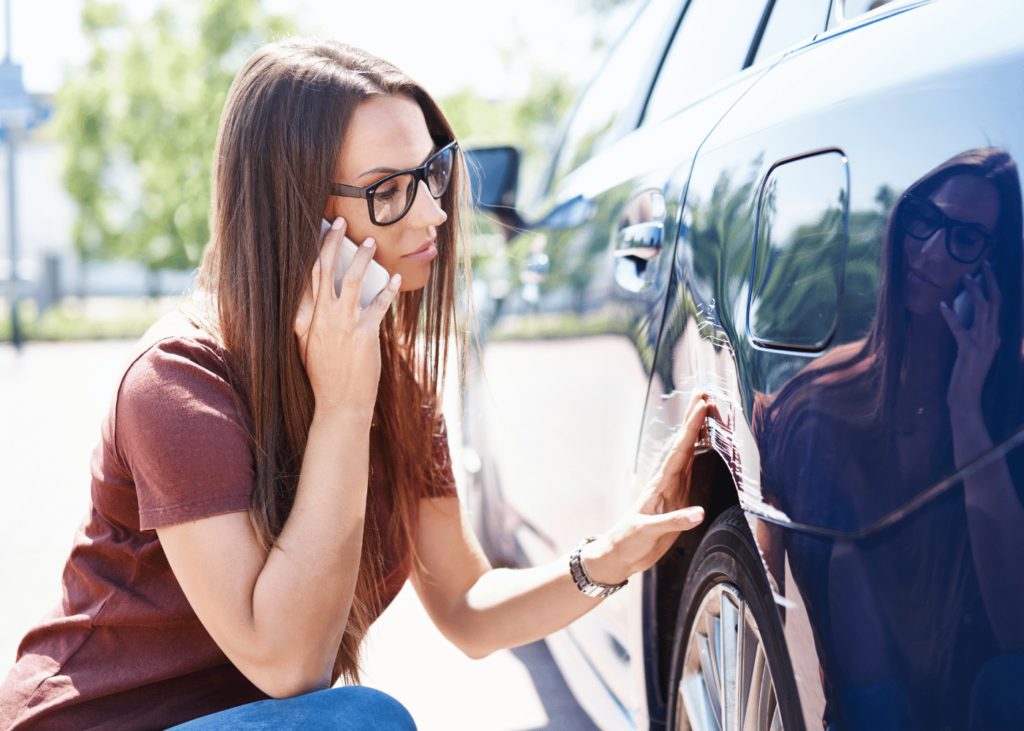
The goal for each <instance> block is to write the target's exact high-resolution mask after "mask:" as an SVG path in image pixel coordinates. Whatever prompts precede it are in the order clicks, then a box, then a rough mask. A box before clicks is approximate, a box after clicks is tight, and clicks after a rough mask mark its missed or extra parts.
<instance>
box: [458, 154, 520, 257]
mask: <svg viewBox="0 0 1024 731" xmlns="http://www.w3.org/2000/svg"><path fill="white" fill-rule="evenodd" d="M465 154H466V167H467V168H468V169H469V177H470V184H471V186H472V191H473V205H474V206H476V207H477V208H479V209H481V210H483V211H486V212H488V213H491V214H493V215H494V216H495V218H497V219H498V221H499V222H500V223H501V224H502V228H503V229H504V233H505V238H506V239H510V238H512V236H513V235H515V233H517V232H518V231H520V230H522V229H524V228H525V225H524V223H523V220H522V218H520V217H519V213H518V212H517V211H516V208H515V206H516V191H517V189H518V186H519V150H517V149H516V148H515V147H476V148H472V149H469V150H466V153H465Z"/></svg>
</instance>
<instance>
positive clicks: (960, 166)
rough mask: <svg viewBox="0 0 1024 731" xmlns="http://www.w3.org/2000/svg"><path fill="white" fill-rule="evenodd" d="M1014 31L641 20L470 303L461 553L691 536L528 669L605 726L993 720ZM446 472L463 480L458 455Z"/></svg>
mask: <svg viewBox="0 0 1024 731" xmlns="http://www.w3.org/2000/svg"><path fill="white" fill-rule="evenodd" d="M1022 29H1024V3H1021V2H1020V0H986V1H985V2H979V1H978V0H933V1H930V2H929V1H925V2H921V1H917V2H913V1H902V2H901V1H900V0H897V1H896V2H889V3H886V2H874V3H871V2H868V1H867V0H845V2H844V0H831V2H830V0H769V1H768V2H766V0H688V1H684V0H650V1H649V2H648V3H647V4H646V5H645V6H644V7H643V9H642V10H641V11H640V12H639V14H638V16H637V18H636V20H635V21H634V22H633V23H632V25H631V26H630V27H629V28H628V30H627V31H626V32H625V34H624V36H623V38H622V39H621V41H620V42H619V43H618V44H617V45H616V46H615V48H614V49H613V50H612V51H611V53H610V56H609V58H608V60H607V62H606V63H605V65H604V66H603V68H602V70H601V71H600V72H599V74H598V76H597V77H596V78H595V79H594V80H593V82H592V83H591V84H590V86H589V87H588V89H587V90H586V91H585V92H584V93H583V94H582V95H581V97H580V98H579V100H578V101H577V103H576V105H575V108H574V111H573V112H572V113H571V115H570V116H569V118H568V120H567V122H566V123H565V125H564V128H563V135H562V142H561V144H560V146H559V147H558V149H557V150H556V151H555V153H554V156H553V161H552V164H551V167H550V171H549V176H548V178H547V180H546V186H545V190H544V192H543V194H542V196H541V197H540V200H539V201H537V202H536V203H532V204H529V205H522V204H521V205H520V207H519V208H515V207H514V206H513V205H512V203H511V201H513V200H514V199H515V195H514V193H515V189H514V186H515V176H514V175H513V174H511V173H512V172H513V166H514V163H515V155H514V151H512V150H509V149H491V150H479V151H477V153H476V160H477V161H478V163H479V165H480V167H481V169H482V170H483V171H484V176H485V180H484V182H483V186H482V190H483V193H482V194H481V195H482V199H481V205H483V206H484V207H485V208H487V209H488V210H489V211H490V213H491V215H493V216H494V217H496V218H497V219H498V220H500V221H501V222H502V223H503V224H504V225H505V227H506V230H507V231H509V232H510V234H511V236H510V240H509V242H508V244H507V247H506V248H505V249H504V250H503V251H501V252H499V254H498V255H497V258H496V260H494V261H491V262H489V263H488V266H487V268H486V270H481V275H480V281H482V283H483V284H479V283H478V284H477V292H478V304H477V307H478V311H479V314H480V320H481V327H480V330H481V333H480V341H481V348H480V353H481V356H482V361H483V362H482V365H483V369H482V373H483V376H482V377H481V376H479V375H477V376H476V377H471V379H470V384H469V390H468V393H467V396H466V402H465V406H464V408H465V426H464V428H465V433H466V440H467V449H468V454H469V455H470V457H471V459H469V460H467V464H469V465H470V466H471V467H472V468H473V471H474V472H473V478H474V479H473V480H472V481H471V487H472V497H473V498H474V500H475V501H476V503H475V507H476V508H477V510H478V513H479V515H480V525H479V528H480V531H481V533H482V539H483V542H484V543H485V545H486V547H487V549H488V550H489V551H490V553H491V554H492V556H494V557H496V558H498V559H504V560H506V561H511V562H517V563H521V564H532V563H542V562H545V561H548V560H551V559H553V558H555V557H556V556H559V555H562V554H566V553H568V552H569V551H570V550H571V549H572V548H573V546H574V545H575V544H576V542H577V541H579V539H580V537H581V536H586V535H589V534H592V533H597V532H600V531H603V530H605V529H606V528H608V527H609V526H610V525H611V524H612V523H613V522H614V520H615V518H616V517H617V516H618V515H619V514H620V513H621V511H622V510H623V509H624V508H625V507H626V506H627V505H629V504H630V503H631V502H632V501H633V499H634V497H635V495H636V492H637V490H638V487H639V486H642V485H644V484H645V483H646V482H647V480H648V479H649V478H650V477H651V475H652V472H653V470H654V469H656V467H657V466H658V465H659V464H660V462H661V459H662V456H663V453H664V451H665V449H666V448H667V445H668V444H669V443H670V441H671V437H672V435H673V433H674V431H675V429H676V428H677V427H678V426H679V424H680V422H681V418H682V414H683V411H684V409H685V407H686V404H687V402H688V400H689V396H690V394H691V392H692V391H693V389H695V388H699V389H703V390H704V391H706V392H707V393H708V394H709V396H710V401H711V402H712V403H713V409H712V413H711V415H710V416H709V418H708V422H707V428H706V434H705V435H704V438H703V439H702V442H701V445H700V446H701V447H702V449H703V451H702V453H701V454H700V456H699V457H698V459H697V462H696V464H695V467H694V475H693V481H692V486H691V496H690V500H691V502H692V503H693V504H700V505H703V506H704V507H705V509H706V511H707V514H708V519H707V520H706V521H705V524H704V525H703V526H701V528H700V529H698V530H694V531H690V532H687V533H683V534H681V535H680V537H679V540H678V542H677V544H676V546H675V547H674V549H673V550H671V551H670V552H669V553H668V554H667V555H666V556H665V558H664V559H663V560H662V561H661V562H660V563H659V564H658V565H657V566H656V567H655V568H653V569H652V570H651V571H649V572H647V573H646V574H645V575H644V577H643V581H633V582H630V585H629V587H627V590H626V591H624V592H622V594H621V595H620V596H617V597H615V598H613V599H610V600H608V601H606V602H604V603H603V604H602V605H601V606H600V607H599V608H598V609H597V610H596V611H594V612H592V613H591V614H589V615H587V616H586V617H584V618H583V619H581V620H579V621H578V622H576V623H575V624H574V625H572V626H571V627H569V628H568V629H567V630H565V631H563V632H561V633H559V634H558V635H556V636H555V637H553V638H552V639H551V640H550V641H549V642H550V645H551V649H552V652H553V653H554V655H555V658H556V660H557V661H558V663H559V665H560V667H561V668H562V670H563V672H564V674H565V675H566V678H567V680H568V682H569V685H570V686H571V688H572V689H573V691H574V693H575V694H576V696H577V697H578V699H579V701H580V702H581V704H582V705H583V706H584V708H586V709H587V711H588V712H589V713H590V714H591V715H592V716H593V718H594V721H595V723H597V724H598V725H599V726H600V727H601V728H602V729H605V730H606V731H613V730H615V731H617V730H619V729H635V728H636V729H642V730H646V729H660V728H668V729H695V730H696V729H699V730H701V731H708V730H710V729H719V730H720V731H727V730H733V729H735V730H736V731H752V730H755V729H756V730H761V729H765V730H767V729H781V728H785V729H787V730H793V729H809V730H810V729H830V730H837V729H846V730H848V731H857V730H859V729H971V730H974V729H994V728H1022V727H1024V726H1022V724H1024V507H1022V503H1021V495H1022V494H1024V431H1022V423H1024V411H1022V400H1021V396H1022V394H1021V388H1022V382H1024V378H1022V376H1024V372H1022V371H1024V363H1022V295H1021V292H1022V272H1024V269H1022V263H1021V258H1022V250H1024V243H1022V213H1021V210H1022V197H1021V185H1020V177H1019V172H1018V161H1019V160H1021V159H1024V30H1022ZM474 455H475V456H477V457H478V458H479V459H473V458H472V457H473V456H474Z"/></svg>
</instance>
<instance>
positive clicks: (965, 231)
mask: <svg viewBox="0 0 1024 731" xmlns="http://www.w3.org/2000/svg"><path fill="white" fill-rule="evenodd" d="M944 218H945V216H943V214H942V211H940V210H939V209H938V208H937V207H936V206H935V205H934V204H932V203H930V202H928V201H924V200H919V199H916V198H908V199H907V201H906V202H905V205H904V208H903V227H904V228H905V229H906V231H907V233H909V234H910V235H911V236H913V237H914V238H915V239H921V240H923V239H927V238H928V237H929V236H931V235H933V234H934V233H935V232H936V231H938V230H939V229H940V228H941V227H942V225H943V223H944V220H943V219H944ZM988 243H989V237H988V236H986V235H985V233H984V232H983V231H981V230H980V229H978V228H974V227H973V226H966V225H955V224H954V225H952V226H950V227H949V228H947V230H946V248H947V249H949V253H950V254H952V255H953V257H954V258H956V259H959V260H961V261H964V262H973V261H975V260H976V259H977V258H978V257H980V256H981V254H982V252H983V251H984V249H985V246H987V245H988Z"/></svg>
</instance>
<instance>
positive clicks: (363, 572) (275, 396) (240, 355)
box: [197, 39, 468, 682]
mask: <svg viewBox="0 0 1024 731" xmlns="http://www.w3.org/2000/svg"><path fill="white" fill-rule="evenodd" d="M398 95H402V96H406V97H408V98H410V99H412V100H414V101H415V102H416V103H417V104H419V106H420V108H421V109H422V110H423V115H424V117H425V119H426V123H427V128H428V131H429V132H430V134H431V136H432V137H434V138H435V139H438V140H450V139H454V133H453V132H452V129H451V126H450V125H449V124H448V122H447V120H446V119H445V117H444V115H443V114H442V112H441V110H440V108H439V107H438V106H437V104H436V103H435V102H434V100H433V99H432V98H431V97H430V95H429V94H428V93H427V92H426V91H425V90H424V89H423V88H422V87H421V86H419V85H418V84H417V83H416V82H414V81H413V80H412V79H410V78H409V77H408V76H406V75H405V74H403V73H402V72H401V71H399V70H398V69H397V68H395V67H394V66H392V65H391V64H389V63H387V62H386V61H384V60H382V59H380V58H377V57H375V56H373V55H371V54H369V53H366V52H364V51H361V50H359V49H356V48H352V47H351V46H347V45H344V44H342V43H337V42H333V41H324V40H309V39H289V40H285V41H281V42H278V43H274V44H270V45H267V46H264V47H262V48H260V49H259V50H258V51H257V52H256V53H254V54H253V56H252V57H251V58H250V59H249V60H248V61H247V62H246V64H245V66H244V67H243V68H242V70H241V71H240V72H239V73H238V76H237V77H236V78H235V81H234V83H233V84H232V86H231V90H230V92H229V93H228V98H227V101H226V102H225V105H224V111H223V114H222V115H221V121H220V130H219V132H218V135H217V147H216V152H215V160H214V168H213V178H214V180H213V207H212V214H211V232H212V235H211V241H210V245H209V247H208V248H207V250H206V253H205V255H204V258H203V262H202V265H201V267H200V271H199V275H198V280H197V292H198V293H199V295H200V298H199V299H200V302H205V303H206V304H205V306H206V313H207V317H205V318H202V320H203V324H204V325H206V326H207V327H209V329H211V330H213V331H214V334H215V335H216V336H217V337H218V339H219V340H220V342H221V344H222V345H223V346H224V348H225V349H226V350H227V351H228V352H229V353H230V354H231V356H232V358H233V360H234V361H235V363H236V368H237V373H238V379H239V383H238V386H237V390H238V391H239V392H240V395H241V397H242V399H243V400H244V406H245V407H246V408H245V409H244V410H245V411H246V412H247V413H248V414H249V417H250V429H251V435H252V439H253V442H254V457H255V481H254V484H253V489H252V494H251V496H250V498H249V515H250V518H251V520H252V524H253V526H254V528H255V530H256V532H257V534H258V535H259V537H260V538H261V539H262V541H263V543H264V545H265V546H266V547H267V548H269V547H270V546H271V545H272V544H273V542H274V540H275V539H276V537H277V536H278V534H279V533H280V532H281V529H282V528H283V526H284V523H285V521H286V520H287V518H288V514H289V511H290V510H291V507H292V504H293V502H294V498H295V490H296V487H297V485H298V477H299V471H300V469H301V466H302V455H303V453H304V451H305V447H306V439H307V436H308V433H309V427H310V423H311V421H312V418H313V408H314V399H313V391H312V389H311V387H310V384H309V380H308V378H307V376H306V372H305V369H304V368H303V365H302V360H301V358H300V354H299V348H298V342H297V339H296V337H295V335H294V330H293V323H294V322H295V316H296V312H297V309H298V306H299V302H300V299H301V296H302V293H303V290H304V287H305V286H306V284H307V282H308V280H309V279H310V274H311V271H312V268H313V264H314V261H315V260H316V257H317V253H318V252H317V241H318V238H319V232H320V222H321V218H322V216H323V211H324V209H325V207H326V205H327V201H328V191H329V190H330V187H331V183H332V182H333V181H334V175H335V171H336V166H337V162H338V158H339V156H340V154H341V149H342V141H343V138H344V135H345V132H346V129H347V128H348V124H349V121H350V120H351V117H352V114H353V112H354V110H355V108H356V107H357V106H358V105H359V104H360V103H361V102H363V101H365V100H367V99H371V98H374V97H380V96H398ZM464 170H465V167H464V163H463V162H462V161H461V158H460V160H459V162H458V164H457V165H456V167H455V171H454V173H453V176H454V177H453V179H452V182H451V185H450V186H449V188H448V190H447V191H446V192H445V194H444V195H443V196H442V198H441V199H440V201H439V202H440V204H441V206H442V208H443V209H444V210H445V212H446V213H447V214H448V221H447V224H446V225H444V226H441V227H439V228H438V232H437V246H438V254H439V255H438V257H437V259H436V260H435V264H434V266H433V268H432V271H431V275H430V279H429V281H428V283H427V285H426V287H424V288H423V289H422V290H419V291H414V292H403V293H401V294H400V295H399V297H398V298H397V299H396V302H395V304H394V305H393V306H392V309H391V310H390V311H389V312H388V314H387V315H386V317H385V319H384V322H383V325H382V328H381V357H382V368H381V376H380V384H379V387H378V392H377V402H376V405H375V408H374V417H373V424H372V426H371V428H370V455H371V457H370V465H371V467H370V471H371V478H370V481H369V484H370V494H369V495H368V498H367V506H366V510H367V515H366V521H365V526H366V527H365V529H364V536H363V547H362V557H361V560H360V565H359V573H358V579H357V583H356V589H355V598H354V600H353V604H352V609H351V612H350V615H349V620H348V625H347V627H346V631H345V635H344V638H343V640H342V643H341V647H340V648H339V651H338V655H337V659H336V661H335V666H334V673H333V678H332V682H333V681H335V680H337V679H338V678H339V677H341V676H345V677H346V679H348V680H351V681H358V678H359V664H358V655H359V645H360V642H361V640H362V638H363V636H364V635H365V633H366V630H367V629H368V627H369V625H370V623H371V622H372V621H373V620H374V619H375V618H376V616H377V615H378V614H379V613H380V611H381V601H382V597H381V596H380V587H381V583H382V580H383V578H384V577H383V575H382V574H383V570H384V556H385V555H393V556H400V557H406V559H405V560H411V561H415V560H416V559H415V552H414V545H413V539H414V536H413V530H414V526H415V520H416V515H417V507H418V504H419V499H420V496H421V495H422V494H423V489H424V487H425V486H426V485H428V484H429V483H430V482H431V481H437V480H441V479H443V478H442V476H441V475H440V474H439V473H438V472H437V470H436V467H435V465H434V461H433V460H432V459H431V451H432V450H431V448H432V441H433V435H434V434H435V433H436V431H437V429H438V428H439V419H440V414H439V406H438V404H437V398H436V395H437V393H438V386H439V382H440V381H441V380H442V379H443V377H444V364H445V361H446V358H447V353H448V335H449V333H450V331H451V329H452V324H453V320H452V318H453V313H454V302H455V294H454V291H455V279H456V273H457V269H458V260H459V256H458V252H457V246H458V241H459V240H460V238H461V236H460V233H461V231H460V223H459V209H460V204H461V201H462V199H463V196H464V192H463V186H464V182H463V181H464V180H465V173H464ZM463 266H464V269H465V268H466V267H468V258H466V257H463ZM465 275H466V276H468V272H466V273H465ZM203 295H205V300H203V299H202V296H203ZM375 473H380V474H375ZM380 510H386V511H389V512H390V519H389V520H388V522H387V529H386V531H385V534H384V535H381V534H380V532H379V531H378V530H376V526H377V525H378V520H377V518H378V514H379V511H380Z"/></svg>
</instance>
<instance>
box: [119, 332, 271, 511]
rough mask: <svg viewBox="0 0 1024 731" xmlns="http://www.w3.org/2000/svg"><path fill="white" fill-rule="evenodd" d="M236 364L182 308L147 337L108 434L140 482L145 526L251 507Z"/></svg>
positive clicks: (248, 450)
mask: <svg viewBox="0 0 1024 731" xmlns="http://www.w3.org/2000/svg"><path fill="white" fill-rule="evenodd" d="M233 371H234V367H233V362H232V360H231V358H230V356H228V355H227V353H226V352H225V351H224V349H223V348H222V347H220V345H219V344H218V343H217V341H216V340H215V339H214V338H212V337H211V336H210V335H209V333H206V332H205V331H203V330H202V329H200V328H198V327H196V324H195V323H194V322H191V321H190V320H189V319H188V318H187V317H185V316H184V315H182V314H180V313H175V314H174V315H170V316H168V317H165V318H164V319H162V320H160V321H159V322H157V323H156V324H155V325H154V326H153V327H152V328H151V329H150V330H149V332H147V333H146V335H144V336H143V338H142V340H140V341H139V347H138V348H137V349H136V353H135V355H134V357H133V359H132V360H131V361H130V362H129V364H128V366H127V368H126V370H125V373H124V376H123V378H122V380H121V383H120V386H119V388H118V391H117V394H116V396H115V403H114V408H113V413H112V417H113V418H112V419H111V426H112V430H111V433H110V435H109V438H110V440H111V443H112V445H113V448H114V453H115V454H116V455H117V458H118V460H119V462H120V463H121V464H122V465H123V468H124V469H125V471H126V472H127V473H128V474H130V475H131V480H132V482H133V483H134V485H135V489H136V493H137V495H138V502H139V515H140V525H141V527H142V528H143V529H149V528H159V527H162V526H164V525H172V524H174V523H177V522H184V521H186V520H195V519H198V518H200V517H205V516H207V515H212V514H216V513H217V512H231V511H234V510H243V509H245V506H246V505H247V501H248V495H249V492H250V490H251V487H252V480H253V450H252V440H251V436H250V432H249V417H248V412H247V410H246V409H245V407H244V405H243V404H244V402H243V399H242V398H241V396H240V390H239V389H238V388H237V386H236V379H235V376H234V372H233ZM210 511H213V512H210Z"/></svg>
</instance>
